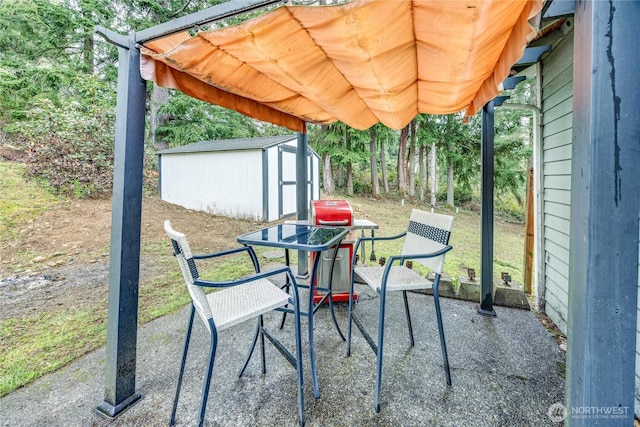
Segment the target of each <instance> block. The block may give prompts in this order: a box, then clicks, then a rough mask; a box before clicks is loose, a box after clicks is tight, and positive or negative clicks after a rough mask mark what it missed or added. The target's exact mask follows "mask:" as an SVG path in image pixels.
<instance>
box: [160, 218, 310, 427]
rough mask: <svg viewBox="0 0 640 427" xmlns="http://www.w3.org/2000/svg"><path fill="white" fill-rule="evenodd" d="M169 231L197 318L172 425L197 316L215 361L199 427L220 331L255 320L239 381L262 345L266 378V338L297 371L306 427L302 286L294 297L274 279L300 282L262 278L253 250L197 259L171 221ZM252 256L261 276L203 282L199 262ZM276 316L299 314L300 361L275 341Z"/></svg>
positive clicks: (186, 344) (301, 419)
mask: <svg viewBox="0 0 640 427" xmlns="http://www.w3.org/2000/svg"><path fill="white" fill-rule="evenodd" d="M164 229H165V232H166V233H167V235H168V236H169V238H170V239H171V243H172V245H173V250H174V255H175V256H176V258H177V260H178V264H179V265H180V270H181V271H182V275H183V276H184V280H185V282H186V285H187V289H188V290H189V295H190V296H191V301H192V304H191V314H190V316H189V322H188V326H187V332H186V337H185V342H184V350H183V354H182V362H181V364H180V373H179V375H178V385H177V387H176V394H175V398H174V401H173V409H172V411H171V420H170V425H172V426H173V425H174V424H175V418H176V410H177V408H178V398H179V396H180V387H181V385H182V379H183V375H184V368H185V363H186V360H187V353H188V350H189V342H190V339H191V330H192V327H193V319H194V316H195V313H196V312H197V313H198V315H199V316H200V318H201V319H202V321H203V322H204V324H205V326H206V328H207V331H208V332H209V334H210V347H209V350H210V351H209V357H208V363H207V370H206V375H205V380H204V384H203V388H202V399H201V402H200V413H199V417H198V420H199V425H202V424H203V422H204V416H205V411H206V409H207V398H208V396H209V387H210V383H211V377H212V373H213V364H214V360H215V356H216V348H217V346H218V334H219V332H220V331H222V330H224V329H227V328H229V327H231V326H234V325H238V324H239V323H241V322H244V321H247V320H249V319H253V318H257V325H256V331H255V335H254V337H253V342H252V343H251V347H250V349H249V353H248V355H247V358H246V360H245V362H244V366H243V367H242V369H241V370H240V374H239V376H242V374H243V373H244V371H245V369H246V368H247V365H248V363H249V360H250V359H251V356H252V354H253V351H254V349H255V347H256V344H257V342H258V338H259V340H260V350H261V362H262V373H263V374H265V373H266V365H265V351H264V350H265V343H264V338H265V337H266V338H267V339H268V340H269V341H271V342H272V343H273V344H274V346H275V347H276V348H277V349H278V350H279V351H280V352H281V353H282V354H283V355H284V356H285V358H286V359H287V361H288V362H289V363H290V364H291V365H292V366H293V367H294V368H295V369H296V371H297V381H298V383H297V390H298V419H299V424H300V425H301V426H302V425H304V400H303V389H302V382H303V378H302V349H301V335H300V308H299V307H300V306H299V295H298V290H297V287H296V286H292V287H291V289H292V295H289V294H288V293H286V292H284V291H283V290H282V289H280V287H278V286H276V285H275V284H274V283H273V282H271V281H270V280H269V279H268V278H269V277H271V276H275V275H282V274H285V275H286V277H287V278H288V279H289V280H290V281H292V283H294V282H293V281H294V280H295V277H294V276H293V274H292V273H291V270H290V269H289V267H283V268H278V269H274V270H271V271H269V272H264V273H261V272H260V267H259V263H258V258H257V256H256V254H255V252H254V251H253V249H252V248H251V247H248V246H247V247H241V248H236V249H231V250H227V251H223V252H218V253H211V254H205V255H193V254H192V252H191V249H190V246H189V243H188V241H187V238H186V236H185V235H184V234H182V233H179V232H177V231H175V230H174V229H173V228H172V226H171V223H170V222H169V221H168V220H167V221H165V223H164ZM242 252H246V253H247V254H248V255H249V257H250V258H251V261H252V263H253V266H254V268H255V272H256V273H255V274H253V275H250V276H246V277H243V278H241V279H237V280H233V281H224V282H213V281H207V280H202V279H201V278H200V276H199V273H198V269H197V267H196V260H203V259H208V258H218V257H225V256H233V255H236V254H240V253H242ZM205 288H220V289H217V290H215V291H214V292H210V293H205V290H204V289H205ZM272 310H277V311H285V312H289V313H292V314H293V317H294V323H295V343H296V349H295V354H296V355H295V357H294V356H293V355H292V354H291V353H290V352H289V351H288V350H287V349H286V348H285V347H284V345H283V344H281V343H280V342H279V341H278V340H277V339H276V338H275V337H274V336H272V335H271V334H270V333H269V331H268V330H267V329H265V328H264V326H263V319H262V316H263V314H265V313H267V312H270V311H272Z"/></svg>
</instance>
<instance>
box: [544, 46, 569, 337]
mask: <svg viewBox="0 0 640 427" xmlns="http://www.w3.org/2000/svg"><path fill="white" fill-rule="evenodd" d="M542 88H543V92H542V93H543V97H542V112H543V123H544V130H543V146H542V149H543V153H542V162H543V183H542V185H543V192H544V193H543V194H544V211H543V224H542V226H543V227H544V263H545V266H544V271H545V275H544V276H545V277H544V280H545V300H546V306H545V311H546V313H547V315H548V316H549V317H550V318H551V319H552V320H553V321H554V322H555V324H556V325H557V326H558V327H559V328H560V329H561V330H562V331H563V332H564V333H565V334H566V332H567V318H568V316H567V305H568V299H569V298H568V289H569V280H568V278H569V218H570V217H569V215H570V211H571V145H572V144H571V138H572V130H571V127H572V121H573V111H572V110H573V34H570V35H568V36H567V37H566V38H565V39H564V40H563V41H562V42H561V44H559V45H558V46H556V47H555V48H554V50H553V52H552V53H551V54H550V55H549V57H548V58H547V59H546V60H545V61H544V63H543V66H542Z"/></svg>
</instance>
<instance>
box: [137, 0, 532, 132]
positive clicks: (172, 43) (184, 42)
mask: <svg viewBox="0 0 640 427" xmlns="http://www.w3.org/2000/svg"><path fill="white" fill-rule="evenodd" d="M541 8H542V0H509V1H505V0H394V1H368V0H355V1H352V2H349V3H346V4H341V5H330V6H294V5H290V4H287V5H284V6H282V7H279V8H277V9H275V10H273V11H271V12H269V13H266V14H264V15H262V16H259V17H257V18H254V19H252V20H249V21H246V22H244V23H242V24H240V25H236V26H232V27H227V28H222V29H213V30H200V29H198V30H194V31H183V32H180V33H176V34H172V35H168V36H165V37H161V38H157V39H154V40H150V41H146V42H144V43H143V44H144V46H143V47H142V49H141V53H142V57H141V74H142V76H143V78H145V79H147V80H152V81H155V82H156V83H157V84H159V85H160V86H165V87H171V88H175V89H178V90H180V91H182V92H184V93H185V94H187V95H189V96H192V97H195V98H198V99H201V100H204V101H207V102H211V103H214V104H218V105H221V106H223V107H226V108H230V109H234V110H236V111H239V112H241V113H243V114H245V115H247V116H250V117H253V118H256V119H260V120H264V121H269V122H272V123H275V124H278V125H281V126H285V127H288V128H289V129H291V130H294V131H304V130H305V122H309V123H319V124H328V123H333V122H335V121H338V120H339V121H342V122H344V123H346V124H347V125H349V126H351V127H353V128H356V129H367V128H369V127H371V126H373V125H374V124H376V123H378V122H381V123H383V124H385V125H386V126H388V127H390V128H394V129H400V128H403V127H404V126H406V125H407V124H408V123H409V122H410V121H411V120H412V119H413V118H414V117H415V116H416V115H417V114H419V113H428V114H446V113H453V112H458V111H462V110H464V111H466V113H467V114H468V115H473V114H475V113H476V112H477V111H478V110H479V109H480V108H482V106H483V105H484V104H485V103H486V102H488V101H489V100H491V99H492V98H494V97H495V96H496V95H498V94H499V93H500V92H501V90H502V87H501V84H502V81H503V80H504V79H505V77H507V76H508V75H509V73H510V71H511V66H512V65H513V64H514V63H516V62H517V61H518V59H520V57H521V56H522V54H523V52H524V48H525V46H526V44H527V42H528V41H529V40H530V39H531V38H532V37H534V36H535V34H536V31H535V29H534V28H533V27H532V26H531V25H530V22H529V21H530V20H531V19H533V18H534V17H539V15H538V13H539V12H540V10H541ZM194 33H195V34H194Z"/></svg>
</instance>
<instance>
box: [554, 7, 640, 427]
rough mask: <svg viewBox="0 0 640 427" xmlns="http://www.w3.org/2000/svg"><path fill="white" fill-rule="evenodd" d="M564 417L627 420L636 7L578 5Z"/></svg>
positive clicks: (637, 190) (635, 199)
mask: <svg viewBox="0 0 640 427" xmlns="http://www.w3.org/2000/svg"><path fill="white" fill-rule="evenodd" d="M575 11H576V16H575V18H576V19H575V35H574V43H575V48H574V61H573V62H574V91H573V148H572V160H571V225H570V247H571V252H570V254H569V307H568V314H569V315H568V322H567V329H568V332H567V335H568V341H567V375H566V378H567V383H566V411H567V413H566V421H565V425H569V426H587V425H589V426H591V425H607V426H629V425H632V424H633V419H634V393H635V384H634V382H635V381H634V378H637V377H636V376H635V375H636V369H637V368H636V363H635V362H636V358H637V355H636V328H637V324H636V318H637V305H638V238H639V234H640V233H639V226H638V222H639V219H638V217H639V215H640V179H639V178H638V164H640V122H639V121H638V117H639V116H640V103H639V102H638V100H639V99H640V86H639V85H638V81H639V80H640V69H639V68H638V56H639V55H640V51H639V48H638V47H639V46H640V33H638V29H637V23H638V22H639V21H640V8H639V7H638V4H637V3H635V2H629V1H606V2H605V1H577V2H576V5H575Z"/></svg>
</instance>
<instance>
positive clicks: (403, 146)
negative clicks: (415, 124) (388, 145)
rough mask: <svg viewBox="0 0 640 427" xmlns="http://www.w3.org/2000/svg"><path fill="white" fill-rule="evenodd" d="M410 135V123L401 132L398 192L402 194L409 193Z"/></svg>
mask: <svg viewBox="0 0 640 427" xmlns="http://www.w3.org/2000/svg"><path fill="white" fill-rule="evenodd" d="M408 135H409V125H407V126H405V127H404V128H403V129H402V131H401V132H400V145H399V147H398V166H397V170H398V193H399V194H400V195H401V196H404V195H405V194H407V178H406V175H405V167H406V166H405V165H406V164H405V159H406V158H407V136H408Z"/></svg>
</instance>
